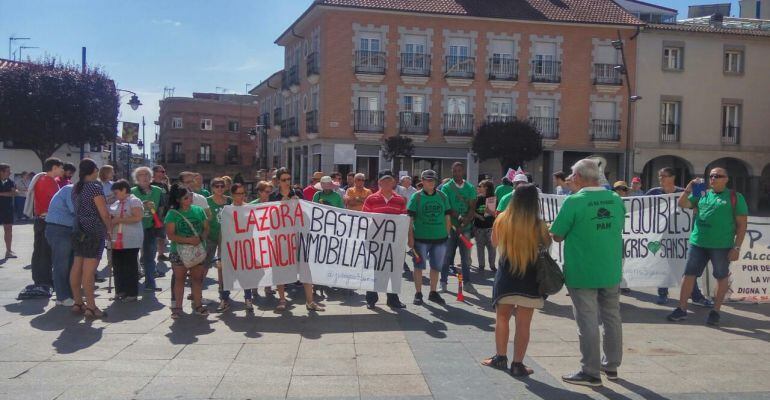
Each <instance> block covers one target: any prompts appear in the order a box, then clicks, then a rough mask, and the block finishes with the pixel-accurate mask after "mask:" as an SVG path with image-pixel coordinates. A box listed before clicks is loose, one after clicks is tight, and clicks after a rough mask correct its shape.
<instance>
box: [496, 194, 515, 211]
mask: <svg viewBox="0 0 770 400" xmlns="http://www.w3.org/2000/svg"><path fill="white" fill-rule="evenodd" d="M513 192H514V191H513V190H512V191H511V192H510V193H508V194H506V195H505V196H503V198H502V199H501V198H499V197H498V199H499V200H497V212H503V211H505V209H506V208H508V203H510V202H511V198H512V197H513Z"/></svg>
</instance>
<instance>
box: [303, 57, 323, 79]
mask: <svg viewBox="0 0 770 400" xmlns="http://www.w3.org/2000/svg"><path fill="white" fill-rule="evenodd" d="M305 61H306V64H307V71H306V75H307V77H308V78H311V77H313V76H318V75H320V74H321V63H320V59H319V58H318V52H317V51H314V52H312V53H310V54H308V55H307V59H306V60H305Z"/></svg>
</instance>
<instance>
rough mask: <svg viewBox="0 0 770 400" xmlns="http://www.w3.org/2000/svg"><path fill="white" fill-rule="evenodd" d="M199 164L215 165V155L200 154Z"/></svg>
mask: <svg viewBox="0 0 770 400" xmlns="http://www.w3.org/2000/svg"><path fill="white" fill-rule="evenodd" d="M198 164H214V154H211V153H208V154H202V153H198Z"/></svg>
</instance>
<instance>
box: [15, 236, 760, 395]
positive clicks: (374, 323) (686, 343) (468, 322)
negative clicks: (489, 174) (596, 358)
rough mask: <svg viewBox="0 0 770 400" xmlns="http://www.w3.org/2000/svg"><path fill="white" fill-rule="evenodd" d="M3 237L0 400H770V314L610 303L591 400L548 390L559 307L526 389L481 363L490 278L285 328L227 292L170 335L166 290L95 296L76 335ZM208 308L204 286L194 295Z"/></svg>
mask: <svg viewBox="0 0 770 400" xmlns="http://www.w3.org/2000/svg"><path fill="white" fill-rule="evenodd" d="M14 233H15V240H14V243H15V245H14V246H15V247H14V250H15V251H16V253H17V254H18V255H19V258H18V259H9V260H4V261H0V263H2V264H1V265H0V306H2V307H0V398H2V399H14V398H22V399H165V398H175V399H208V398H213V399H273V398H275V399H285V398H291V399H293V398H326V399H347V398H351V399H390V398H398V399H474V400H481V399H578V400H583V399H653V400H662V399H683V400H684V399H693V400H694V399H770V383H768V379H767V377H768V375H770V362H768V361H770V305H744V304H730V305H728V306H726V307H725V308H724V313H723V318H722V320H723V323H722V326H721V327H720V328H709V327H706V326H705V325H704V324H703V323H702V321H703V319H704V318H705V316H706V310H705V309H701V308H698V307H694V310H693V311H694V314H693V315H692V317H691V318H690V319H689V320H688V321H687V322H685V323H681V324H672V323H668V322H666V321H665V316H666V314H667V313H668V312H669V311H670V307H672V306H673V303H672V304H669V305H668V306H667V307H661V306H658V305H655V304H654V303H653V299H654V296H653V290H645V291H634V292H633V293H632V294H631V295H630V296H623V297H622V302H623V305H622V315H623V319H624V325H623V327H624V360H623V365H622V366H621V368H620V376H621V378H622V379H621V380H620V381H618V382H617V383H610V382H608V381H606V380H605V387H604V388H602V389H597V390H592V389H588V388H583V387H574V386H565V385H564V384H562V382H561V380H560V378H559V377H560V376H561V375H562V374H564V373H567V372H571V371H574V370H576V369H577V368H578V362H579V350H578V343H577V333H576V328H575V324H574V322H573V321H572V315H571V308H570V301H569V297H567V296H566V295H564V294H559V295H557V296H553V297H552V298H550V299H549V301H548V302H547V305H546V307H545V308H544V309H543V310H541V311H538V312H536V315H535V318H534V321H533V323H532V335H531V337H532V338H531V343H530V346H529V349H528V357H527V359H526V363H527V364H528V365H530V366H531V367H533V368H534V369H535V374H534V375H532V376H531V377H530V378H529V379H521V380H517V379H514V378H512V377H511V376H510V375H508V374H507V373H506V372H504V371H497V370H494V369H491V368H487V367H482V366H481V365H479V362H480V361H481V360H482V359H483V358H485V357H487V356H490V355H492V354H493V353H494V343H493V331H494V314H493V312H492V310H491V308H490V296H491V286H490V285H491V281H492V274H491V273H489V272H487V273H486V274H483V279H482V278H481V276H480V275H475V272H474V275H475V276H474V280H475V281H477V282H478V283H476V284H475V285H474V287H473V288H468V290H467V291H466V293H465V299H466V302H465V303H458V302H457V301H456V300H455V298H454V296H455V295H454V293H455V288H456V284H457V283H456V281H455V280H452V281H450V288H451V292H452V293H449V294H445V295H444V298H445V299H446V300H447V306H446V307H440V306H437V305H435V304H434V303H431V302H426V304H425V305H424V306H422V307H416V306H412V305H411V300H412V297H413V289H412V288H413V285H412V283H411V278H409V279H406V281H405V282H404V286H403V289H404V290H403V294H402V300H403V301H404V302H406V303H408V304H409V306H408V308H407V309H406V310H399V311H393V310H390V309H388V308H387V307H385V306H384V305H383V304H381V306H380V308H378V309H376V310H373V311H371V310H367V309H366V308H365V307H364V295H363V293H359V292H352V291H347V290H332V291H331V292H330V293H328V294H327V298H325V299H322V300H323V301H322V302H323V303H324V304H325V305H326V306H327V311H326V312H323V313H308V312H307V311H306V310H305V308H304V307H303V306H302V302H303V298H302V294H301V290H298V289H295V288H291V289H290V290H289V295H290V298H291V304H292V306H291V307H290V309H289V310H288V311H287V312H285V313H283V314H276V313H274V312H273V307H274V306H275V299H272V298H265V297H259V298H258V299H257V301H256V306H257V307H256V310H255V313H254V315H247V314H246V313H245V312H244V311H243V307H242V296H243V293H242V292H235V293H234V299H235V305H234V307H233V311H232V312H228V313H226V314H223V315H215V314H212V315H210V316H209V317H208V318H203V317H197V316H193V315H190V314H189V313H190V306H189V304H186V305H185V312H186V313H187V314H186V315H184V316H183V317H182V318H181V319H180V320H178V321H172V320H171V319H170V318H169V314H170V311H169V309H168V308H167V307H166V306H167V305H168V304H169V297H170V293H169V291H168V290H167V289H168V285H169V279H168V278H163V279H160V280H159V282H160V285H161V287H163V288H164V289H166V290H165V291H163V292H161V293H158V294H157V295H156V296H153V295H149V296H145V297H144V298H143V299H142V300H141V301H140V302H137V303H127V304H124V303H114V304H113V303H112V302H111V301H110V300H109V298H110V294H108V293H107V290H106V283H104V284H100V286H101V287H100V288H99V290H98V296H99V297H98V304H99V306H100V307H102V308H104V309H106V311H107V312H108V313H109V317H108V318H107V319H106V320H104V321H93V322H88V321H86V320H84V319H83V318H81V317H77V316H74V315H72V314H71V313H70V311H69V310H68V309H65V308H63V307H55V306H54V303H53V301H50V302H49V301H44V300H32V301H23V302H20V301H17V300H15V296H16V295H17V293H18V292H19V290H20V289H21V288H23V287H24V286H25V285H27V284H28V283H30V271H29V266H28V264H29V259H30V255H31V249H32V229H31V225H21V226H16V227H14ZM209 276H210V277H213V276H214V273H213V272H212V273H211V274H210V275H209ZM424 290H427V288H426V289H424ZM672 293H676V291H672ZM426 295H427V293H426ZM216 296H217V294H216V285H215V284H214V282H213V281H212V280H210V281H209V286H208V289H207V291H206V292H205V297H206V298H208V299H216ZM382 297H383V299H382V300H381V301H382V302H384V296H382ZM212 308H213V305H212ZM512 340H513V338H511V341H512ZM510 351H511V350H510V348H509V356H510Z"/></svg>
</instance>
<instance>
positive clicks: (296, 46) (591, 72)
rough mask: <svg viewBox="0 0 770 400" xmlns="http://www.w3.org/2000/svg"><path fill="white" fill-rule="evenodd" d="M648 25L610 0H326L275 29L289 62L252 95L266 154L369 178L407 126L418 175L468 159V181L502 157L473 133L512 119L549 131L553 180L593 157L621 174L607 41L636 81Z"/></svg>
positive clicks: (299, 169) (533, 167) (539, 165)
mask: <svg viewBox="0 0 770 400" xmlns="http://www.w3.org/2000/svg"><path fill="white" fill-rule="evenodd" d="M640 24H641V21H639V20H638V19H637V18H635V17H634V16H633V15H631V14H629V13H628V12H626V11H625V10H623V9H622V8H621V7H619V6H618V5H617V4H616V3H614V2H613V1H610V0H595V1H590V2H586V1H579V0H563V1H561V2H559V5H556V3H554V2H551V1H546V0H484V1H474V2H467V1H459V0H415V1H409V2H404V1H397V0H382V1H377V2H373V1H364V0H320V1H315V2H314V3H313V4H312V5H311V6H310V7H309V8H308V10H307V11H305V13H303V14H302V15H301V16H300V17H299V18H298V19H297V20H296V21H295V22H294V23H293V24H292V25H291V26H290V27H289V28H288V29H287V30H286V31H285V32H284V33H283V34H282V35H281V36H280V37H279V38H278V39H277V41H276V43H277V44H278V45H280V46H283V47H284V48H285V60H284V65H285V67H284V70H283V71H281V72H280V73H278V74H276V75H273V76H272V77H271V79H269V80H266V81H265V82H263V84H262V85H260V86H258V87H257V88H255V89H254V90H252V92H251V93H252V94H258V95H259V96H260V103H261V105H260V107H261V108H262V109H261V110H260V114H261V115H262V117H261V118H260V120H261V121H262V120H263V118H268V119H269V122H270V123H269V124H262V125H265V126H267V125H269V126H270V128H268V129H267V135H268V137H269V138H270V140H268V142H271V144H270V145H269V146H268V147H269V149H268V150H270V152H271V153H270V154H271V159H270V162H271V163H272V164H273V165H285V166H288V167H289V168H290V169H291V170H292V172H293V173H294V175H295V179H297V180H299V181H302V182H305V181H306V179H307V176H308V174H309V173H311V172H312V171H313V170H323V171H327V172H329V171H332V170H338V171H341V172H346V171H348V170H356V171H360V172H364V173H366V174H367V175H368V176H369V177H374V176H375V175H376V171H377V170H378V169H380V168H383V167H391V165H392V164H391V162H390V161H387V160H385V159H384V158H383V157H382V152H381V141H382V139H383V138H384V137H388V136H391V135H399V134H402V135H408V136H410V137H411V138H413V139H414V142H415V147H416V148H415V153H414V156H413V157H412V158H411V159H408V160H403V162H402V163H399V164H400V165H401V168H400V169H402V170H406V171H408V173H409V174H411V175H415V174H417V173H419V171H420V170H422V169H426V168H433V169H435V170H436V171H438V172H439V173H440V174H441V176H442V177H446V176H449V174H450V166H451V164H452V162H454V161H457V160H460V161H464V162H466V164H467V165H468V176H469V177H470V178H471V180H475V179H476V177H477V174H478V173H489V174H491V175H493V176H495V177H499V176H500V166H499V164H498V163H497V162H496V161H494V162H493V161H487V162H484V163H483V164H481V165H478V164H477V163H476V162H475V161H474V157H473V155H472V154H470V152H469V148H470V140H471V138H472V135H473V134H474V132H475V130H476V129H477V128H478V126H479V125H480V124H481V123H482V122H483V121H485V120H490V119H509V118H519V119H530V120H531V121H532V122H533V123H534V124H535V125H536V126H537V127H538V128H539V129H540V131H541V133H542V134H543V136H544V137H545V139H544V142H545V145H546V151H545V153H544V154H543V156H542V157H541V158H540V159H538V160H536V161H533V162H530V163H529V165H528V166H527V169H528V170H529V171H531V172H532V173H533V175H534V177H535V179H536V181H537V182H539V183H541V184H543V185H544V186H545V187H546V188H547V187H549V186H550V181H551V179H550V175H551V173H552V172H553V171H557V170H561V169H563V168H568V166H569V165H570V164H571V163H572V162H574V161H576V160H577V159H579V158H583V157H586V156H590V155H599V156H602V157H604V158H605V159H606V160H607V172H608V174H609V175H610V179H614V178H615V177H617V176H618V175H619V172H620V170H621V169H622V165H623V164H624V161H625V159H624V154H625V151H626V132H625V131H626V129H625V126H626V117H627V114H628V112H627V106H626V104H627V102H626V98H627V95H628V94H627V93H626V89H625V87H624V86H623V85H622V77H621V76H619V75H618V74H617V72H616V70H615V69H614V68H613V67H614V66H615V65H617V64H618V63H619V62H620V54H619V52H618V51H617V50H615V49H614V48H613V46H612V45H611V41H612V40H615V39H617V38H618V35H620V36H621V38H622V39H623V41H624V43H625V48H626V61H627V63H628V70H629V73H630V75H631V76H632V79H633V74H634V67H635V65H636V62H635V53H636V49H635V41H634V40H632V37H633V35H634V34H635V33H636V31H637V28H638V26H639V25H640ZM268 83H269V84H268ZM266 99H267V100H268V101H265V100H266ZM276 116H278V117H280V118H279V119H280V120H278V118H276ZM274 139H280V140H279V141H276V140H274ZM272 142H278V143H277V144H276V143H272ZM276 160H277V161H278V162H276Z"/></svg>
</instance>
